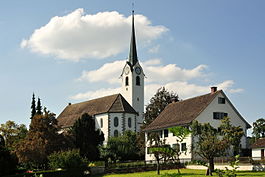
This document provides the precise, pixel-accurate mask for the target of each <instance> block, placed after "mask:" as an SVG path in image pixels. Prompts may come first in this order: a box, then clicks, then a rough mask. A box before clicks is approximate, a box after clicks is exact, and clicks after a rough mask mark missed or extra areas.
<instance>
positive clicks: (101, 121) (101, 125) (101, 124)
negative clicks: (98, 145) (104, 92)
mask: <svg viewBox="0 0 265 177" xmlns="http://www.w3.org/2000/svg"><path fill="white" fill-rule="evenodd" d="M100 128H103V119H102V118H101V119H100Z"/></svg>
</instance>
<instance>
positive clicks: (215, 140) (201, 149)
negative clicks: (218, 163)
mask: <svg viewBox="0 0 265 177" xmlns="http://www.w3.org/2000/svg"><path fill="white" fill-rule="evenodd" d="M191 129H192V133H193V135H194V136H195V139H194V140H195V141H194V144H193V147H192V148H193V152H195V154H197V155H199V156H200V157H202V158H204V159H206V160H207V161H208V164H209V166H208V169H207V172H206V175H207V176H208V175H211V176H212V172H213V171H214V158H215V157H219V156H221V155H224V153H225V151H226V150H227V149H228V147H229V142H228V140H227V139H226V138H224V137H222V136H220V135H221V134H220V132H219V131H218V130H217V129H216V128H213V127H212V126H211V125H210V124H209V123H206V124H201V123H198V122H197V121H194V122H193V123H192V126H191Z"/></svg>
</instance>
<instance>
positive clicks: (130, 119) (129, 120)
mask: <svg viewBox="0 0 265 177" xmlns="http://www.w3.org/2000/svg"><path fill="white" fill-rule="evenodd" d="M128 127H129V128H131V127H132V118H130V117H129V118H128Z"/></svg>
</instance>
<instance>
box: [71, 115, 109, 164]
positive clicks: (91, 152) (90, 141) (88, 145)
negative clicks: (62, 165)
mask: <svg viewBox="0 0 265 177" xmlns="http://www.w3.org/2000/svg"><path fill="white" fill-rule="evenodd" d="M72 133H73V136H74V139H75V145H76V147H77V148H78V149H80V154H81V156H83V157H86V158H87V159H88V160H91V161H95V160H98V159H99V157H100V154H99V145H101V144H102V143H103V141H104V134H103V132H101V131H100V130H99V129H98V130H96V127H95V119H94V118H93V117H92V116H90V115H89V114H87V113H85V114H83V115H82V116H81V117H80V118H79V119H78V120H77V121H76V122H75V124H74V125H73V127H72Z"/></svg>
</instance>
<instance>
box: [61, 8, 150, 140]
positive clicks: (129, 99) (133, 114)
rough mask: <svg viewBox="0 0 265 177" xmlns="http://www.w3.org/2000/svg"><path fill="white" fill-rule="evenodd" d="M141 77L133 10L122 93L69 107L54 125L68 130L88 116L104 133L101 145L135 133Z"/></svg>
mask: <svg viewBox="0 0 265 177" xmlns="http://www.w3.org/2000/svg"><path fill="white" fill-rule="evenodd" d="M117 77H118V76H117ZM144 78H145V75H144V72H143V68H142V67H141V65H140V63H139V60H138V57H137V48H136V36H135V28H134V11H133V13H132V32H131V42H130V52H129V58H128V60H127V61H126V63H125V66H124V67H123V69H122V73H121V84H122V85H121V88H122V93H119V94H115V95H109V96H105V97H101V98H97V99H93V100H88V101H85V102H81V103H76V104H69V105H68V106H66V107H65V109H64V110H63V111H62V112H61V113H60V115H59V116H58V118H57V120H58V125H59V126H60V127H61V128H62V129H68V128H70V127H71V126H73V125H74V123H75V122H76V120H78V119H79V118H80V117H81V115H82V114H84V113H88V114H89V115H91V116H93V117H94V118H95V123H96V128H97V129H100V130H101V131H102V132H103V133H104V136H105V142H107V140H108V137H111V136H119V135H120V134H122V133H123V132H124V131H126V130H131V131H134V132H139V131H140V126H141V124H142V123H143V117H144Z"/></svg>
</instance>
